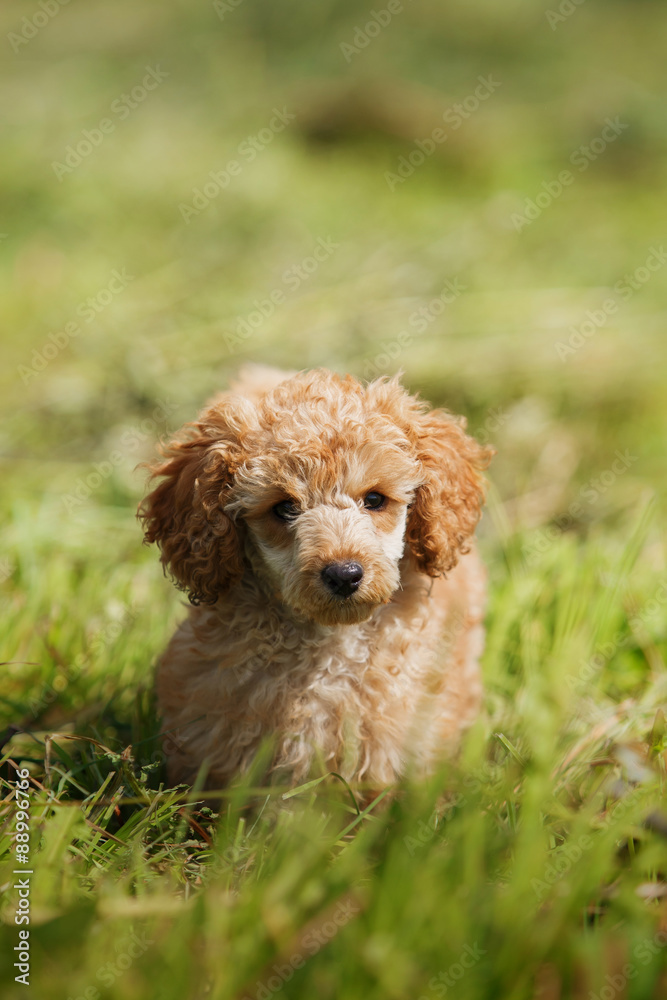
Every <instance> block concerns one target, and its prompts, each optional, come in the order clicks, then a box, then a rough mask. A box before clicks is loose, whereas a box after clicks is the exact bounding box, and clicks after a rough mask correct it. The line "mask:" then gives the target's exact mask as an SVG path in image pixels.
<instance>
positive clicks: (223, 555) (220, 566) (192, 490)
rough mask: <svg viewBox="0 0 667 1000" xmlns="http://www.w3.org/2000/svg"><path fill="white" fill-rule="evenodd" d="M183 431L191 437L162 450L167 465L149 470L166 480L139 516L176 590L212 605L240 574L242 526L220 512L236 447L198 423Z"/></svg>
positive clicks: (145, 536) (235, 457)
mask: <svg viewBox="0 0 667 1000" xmlns="http://www.w3.org/2000/svg"><path fill="white" fill-rule="evenodd" d="M186 431H187V432H188V433H189V435H190V436H189V437H187V438H184V439H175V440H173V441H171V442H170V443H169V444H168V445H166V446H164V447H163V448H162V453H163V455H164V456H165V458H166V461H164V462H162V463H159V464H157V465H154V466H152V467H151V472H152V477H151V478H157V477H159V476H164V477H165V478H164V480H163V481H162V482H161V483H160V484H159V486H157V487H156V489H154V490H153V492H152V493H150V494H149V495H148V496H147V497H146V498H145V499H144V500H143V501H142V503H141V504H140V505H139V509H138V511H137V516H138V517H139V519H140V520H141V521H142V523H143V526H144V539H145V541H146V542H157V543H158V545H159V547H160V549H161V551H162V555H161V562H162V564H163V566H164V568H165V570H167V569H168V571H169V573H170V574H171V576H172V578H173V580H174V582H175V583H176V585H177V586H178V587H179V589H181V590H185V591H187V593H188V596H189V598H190V601H191V602H192V603H193V604H201V603H204V604H213V603H215V601H216V599H217V597H218V595H219V594H220V593H221V592H223V591H224V590H226V589H227V587H229V586H230V585H231V584H232V583H233V582H234V581H235V580H237V579H238V578H239V577H240V575H241V573H242V559H241V549H242V546H241V543H240V538H239V531H240V528H239V526H237V525H236V524H235V522H234V521H233V520H232V519H231V518H230V517H229V516H228V515H227V514H225V512H224V511H223V509H222V507H223V504H224V502H225V498H224V494H225V492H226V490H227V489H228V487H229V485H230V484H231V481H232V476H233V471H234V468H235V467H236V465H237V464H238V457H237V456H235V455H234V452H235V451H236V450H237V449H234V447H233V446H232V445H231V444H230V443H229V442H223V441H220V439H219V437H217V436H215V435H214V433H213V428H212V427H211V426H207V425H206V424H204V423H202V422H198V423H195V424H190V425H188V426H187V427H186Z"/></svg>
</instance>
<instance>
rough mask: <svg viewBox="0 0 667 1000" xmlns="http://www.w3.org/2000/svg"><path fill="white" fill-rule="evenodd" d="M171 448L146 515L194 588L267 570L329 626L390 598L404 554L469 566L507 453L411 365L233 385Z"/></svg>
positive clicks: (289, 597) (200, 591)
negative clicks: (406, 372) (498, 460)
mask: <svg viewBox="0 0 667 1000" xmlns="http://www.w3.org/2000/svg"><path fill="white" fill-rule="evenodd" d="M164 451H165V456H166V461H164V462H163V463H161V464H159V465H157V466H155V467H154V469H153V475H154V476H161V477H164V478H163V481H162V482H161V483H160V484H159V485H158V486H157V488H156V489H155V490H154V491H153V492H152V493H151V494H150V495H149V496H148V497H147V498H146V500H145V501H144V502H143V503H142V505H141V506H140V510H139V516H140V517H141V518H142V519H143V521H144V526H145V534H146V540H147V541H150V542H152V541H157V542H158V544H159V545H160V547H161V549H162V562H163V564H164V565H165V567H166V568H168V569H169V571H170V572H171V574H172V576H173V577H174V579H175V581H176V583H177V584H178V585H179V586H180V587H182V588H183V589H185V590H188V592H189V594H190V599H191V600H192V601H193V602H194V603H199V602H201V601H205V602H208V603H215V601H216V600H217V599H218V597H219V596H220V594H222V593H224V592H225V591H226V590H228V589H229V587H230V586H232V585H233V584H234V583H235V582H236V581H237V580H239V579H240V578H241V576H243V574H244V573H248V572H252V573H254V574H255V575H256V576H257V577H258V578H260V579H261V581H262V582H263V584H264V585H265V589H269V590H270V591H271V592H272V593H273V594H274V595H275V596H276V597H277V598H278V599H279V600H280V601H282V602H283V603H284V604H285V605H287V606H288V607H289V608H291V609H292V610H293V611H294V612H296V613H298V614H300V615H305V616H306V617H307V618H309V619H310V620H312V621H316V622H319V623H321V624H324V625H336V624H351V623H354V622H360V621H363V620H365V619H367V618H368V617H369V616H370V615H372V613H373V611H374V610H375V608H377V607H378V606H379V605H381V604H383V603H386V602H388V601H389V600H391V597H392V594H393V593H394V592H395V591H396V589H397V588H398V587H399V586H400V565H401V558H402V556H403V554H404V550H405V552H406V553H407V554H408V555H409V556H410V557H411V558H412V559H413V560H414V562H415V563H416V566H417V568H418V569H419V570H421V571H422V572H423V573H425V574H427V575H429V576H438V575H440V574H441V573H443V572H446V571H447V570H449V569H451V568H452V566H454V565H455V563H456V561H457V559H458V557H459V555H460V554H461V553H462V552H465V551H466V544H467V541H468V540H469V538H470V536H471V534H472V532H473V531H474V528H475V525H476V523H477V520H478V518H479V516H480V511H481V504H482V499H483V486H482V479H481V476H480V474H479V473H480V470H481V469H482V468H484V467H485V466H486V464H487V463H488V461H489V459H490V457H491V454H492V452H491V451H490V450H489V449H484V448H482V447H480V446H479V445H478V444H477V443H476V442H475V441H474V440H473V439H472V438H469V437H468V436H467V435H466V434H465V433H464V429H463V425H462V423H461V422H460V421H457V420H456V419H455V418H453V417H451V416H450V415H449V414H447V413H446V412H444V411H438V410H431V411H429V409H428V407H427V406H426V404H424V403H422V402H420V401H418V400H417V399H416V398H415V397H414V396H410V395H409V394H408V393H407V392H406V391H405V390H404V389H403V388H402V386H401V385H400V383H399V382H398V379H397V378H396V377H395V378H392V379H386V378H380V379H377V380H375V381H374V382H371V383H370V384H369V385H367V386H363V385H362V384H361V383H360V382H358V381H357V380H356V379H354V378H352V377H351V376H349V375H348V376H346V377H345V378H341V377H340V376H338V375H336V374H334V373H332V372H329V371H326V370H325V369H317V370H315V371H312V372H301V373H299V374H297V375H295V376H293V377H290V378H287V379H286V380H285V381H284V382H281V383H280V384H279V385H277V386H275V387H274V388H272V389H269V390H268V391H257V392H255V393H247V394H244V395H241V394H238V393H226V394H223V395H222V396H220V397H218V398H217V399H216V400H215V401H214V402H213V403H212V404H210V405H209V407H208V408H207V409H205V410H204V411H203V413H202V414H201V416H200V418H199V420H198V421H197V422H196V423H194V424H191V425H189V426H188V427H187V428H186V429H185V431H184V433H183V434H182V435H181V436H180V437H179V438H177V439H176V440H174V441H172V442H171V443H170V444H169V445H167V446H166V448H165V449H164Z"/></svg>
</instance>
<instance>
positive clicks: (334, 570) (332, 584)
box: [322, 562, 364, 597]
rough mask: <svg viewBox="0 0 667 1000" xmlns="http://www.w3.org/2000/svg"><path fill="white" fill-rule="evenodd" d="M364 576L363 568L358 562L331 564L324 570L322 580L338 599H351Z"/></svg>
mask: <svg viewBox="0 0 667 1000" xmlns="http://www.w3.org/2000/svg"><path fill="white" fill-rule="evenodd" d="M363 575H364V570H363V567H361V566H360V565H359V563H357V562H345V563H329V565H328V566H325V567H324V569H323V570H322V579H323V580H324V582H325V584H326V585H327V587H328V588H329V590H330V591H331V593H332V594H336V596H337V597H349V596H350V594H353V593H354V592H355V590H356V589H357V587H358V586H359V584H360V583H361V578H362V577H363Z"/></svg>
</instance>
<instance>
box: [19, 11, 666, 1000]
mask: <svg viewBox="0 0 667 1000" xmlns="http://www.w3.org/2000/svg"><path fill="white" fill-rule="evenodd" d="M398 8H400V9H398ZM568 11H569V13H567V12H568ZM369 25H371V26H370V27H369ZM373 25H375V27H373ZM0 28H1V31H0V43H1V44H2V45H3V46H4V53H3V59H2V63H1V67H0V73H1V74H2V87H1V88H0V106H1V110H2V114H1V116H0V120H1V121H2V126H0V127H1V128H2V132H3V134H2V156H1V157H0V198H1V207H0V270H1V274H2V278H3V287H4V292H3V295H2V300H1V301H0V329H1V330H2V347H3V361H2V369H1V371H0V379H1V380H2V396H1V398H2V406H3V421H2V426H1V428H0V448H1V454H2V462H3V465H2V489H1V491H0V508H1V511H2V520H1V533H2V534H1V537H2V543H1V547H0V601H1V607H2V613H1V615H0V637H1V644H0V660H1V661H2V667H1V674H0V715H1V718H0V731H2V732H3V739H4V748H3V750H2V754H3V756H2V758H1V759H2V761H3V766H2V772H1V773H2V775H3V786H2V788H3V791H2V795H3V805H2V814H1V816H2V823H3V826H2V828H1V831H2V839H1V840H0V885H1V886H2V904H1V905H2V909H1V911H0V913H1V916H2V923H1V924H0V939H1V941H2V948H1V949H0V977H1V981H2V995H3V998H4V997H7V1000H13V998H19V997H24V996H28V997H31V996H32V997H35V998H37V997H38V998H40V1000H60V998H86V1000H99V998H104V1000H150V998H156V1000H157V998H160V1000H163V998H164V1000H171V998H173V1000H185V998H187V1000H199V998H208V997H210V998H214V1000H218V998H219V1000H227V998H237V997H238V998H243V997H246V998H248V997H250V998H253V1000H269V998H272V997H281V996H285V997H288V998H289V1000H296V998H302V997H303V998H308V1000H311V998H313V997H321V998H332V1000H339V998H343V1000H356V998H359V1000H361V998H364V1000H375V998H377V1000H385V998H391V1000H394V998H395V1000H419V998H428V1000H435V998H440V997H445V996H446V997H453V998H462V1000H524V998H525V1000H561V998H562V1000H566V998H574V1000H591V998H595V1000H597V998H599V1000H614V998H619V1000H620V998H626V997H627V998H628V1000H649V998H660V997H664V996H666V995H667V947H666V946H667V902H666V900H667V885H666V869H667V839H666V838H667V802H666V801H665V798H666V789H665V780H666V779H665V764H666V761H667V731H666V723H665V715H664V714H663V713H665V712H667V708H666V701H667V670H666V667H665V651H666V632H665V620H666V617H667V614H666V612H667V559H666V556H667V552H666V547H665V543H666V537H665V530H664V515H665V493H664V489H663V483H664V473H665V461H664V439H665V421H666V418H667V346H666V344H667V341H666V330H665V327H666V323H665V318H666V315H667V296H666V294H665V287H666V279H667V252H666V248H665V247H664V246H663V245H662V244H661V240H663V239H664V238H665V233H666V232H667V227H666V221H667V176H666V175H665V170H664V165H665V160H664V152H665V147H666V145H667V120H666V119H665V116H664V106H665V78H664V69H663V65H664V50H665V42H666V41H667V14H666V12H665V10H664V8H663V6H661V5H660V4H658V3H653V2H648V0H644V2H640V3H633V4H630V3H629V2H628V3H623V2H620V0H617V2H609V3H606V4H604V5H603V4H602V3H601V2H600V0H586V2H585V3H583V4H581V5H575V4H571V5H570V4H560V6H559V5H557V4H555V5H553V7H552V8H549V7H548V6H547V5H546V4H540V3H537V2H536V0H526V2H523V3H508V4H502V5H501V4H492V3H490V2H486V0H473V2H468V3H464V2H463V0H460V2H455V3H451V4H446V5H445V4H437V3H435V2H434V0H413V2H411V3H407V2H403V3H396V2H395V0H394V2H393V3H392V5H391V6H388V5H387V4H385V3H384V0H381V2H380V4H378V5H376V7H374V8H366V7H361V8H360V7H358V6H357V5H356V4H353V3H352V2H351V0H341V2H339V3H338V4H332V3H329V2H321V3H317V4H314V3H313V4H310V5H307V4H306V3H305V2H304V0H288V2H286V3H284V4H275V3H270V2H269V0H241V2H236V3H234V2H232V0H229V2H226V0H218V2H216V3H215V4H209V3H202V4H196V5H195V4H192V3H186V0H167V2H165V3H158V2H157V0H144V2H142V3H141V4H131V3H129V2H127V0H121V2H119V3H116V4H114V5H112V6H109V5H104V4H102V3H99V2H97V0H90V2H85V3H84V2H83V0H78V2H76V0H73V2H71V3H67V4H61V3H59V2H58V0H51V2H50V3H49V2H48V0H45V3H44V4H41V5H40V4H38V3H35V4H34V6H33V5H32V4H31V3H29V2H27V0H26V2H18V0H6V2H5V4H4V5H3V8H2V11H1V12H0ZM245 360H253V361H259V362H262V363H269V364H275V365H282V366H285V367H296V368H307V367H313V366H317V365H325V366H327V367H331V368H334V369H336V370H339V371H341V372H343V371H351V372H353V373H354V374H356V375H358V376H360V377H362V378H371V377H374V376H375V375H378V374H389V373H392V372H394V371H396V370H398V369H402V370H403V372H404V376H403V378H404V382H405V384H406V385H407V386H408V387H409V388H410V389H411V390H413V391H419V392H421V393H422V395H423V396H424V397H425V398H427V399H429V400H430V401H432V402H433V403H435V404H439V405H444V406H447V407H449V408H450V409H451V410H453V411H454V412H456V413H464V414H465V415H466V416H467V418H468V422H469V427H470V429H471V430H472V432H473V433H475V434H476V435H477V436H478V437H479V438H480V439H483V440H485V441H488V442H490V443H491V444H493V445H494V446H495V448H496V449H497V456H496V458H495V459H494V462H493V464H492V466H491V469H490V473H489V475H490V486H489V500H488V505H487V508H486V512H485V516H484V518H483V521H482V523H481V525H480V529H479V539H480V547H481V550H482V552H483V555H484V558H485V561H486V563H487V565H488V567H489V577H490V598H489V609H488V619H487V646H486V651H485V654H484V661H483V668H484V677H485V688H486V703H485V711H484V715H483V717H482V719H481V720H480V722H479V723H478V725H477V726H476V728H475V729H474V730H473V731H472V733H471V734H470V738H469V739H468V740H467V742H466V744H465V746H464V749H463V752H462V754H461V757H460V759H458V760H456V761H453V762H449V763H446V764H443V767H442V770H441V772H440V773H439V774H438V775H437V777H436V778H433V779H431V780H430V781H428V782H426V783H424V782H420V781H419V780H416V779H415V780H410V781H407V782H405V784H404V785H403V786H401V787H400V788H392V789H387V790H386V792H384V793H383V794H382V797H381V798H380V799H379V800H378V802H377V804H376V805H374V806H373V807H372V808H369V809H367V810H365V811H364V810H363V809H361V807H360V806H359V805H358V802H359V801H360V796H359V795H358V794H356V793H355V790H354V789H350V788H348V787H346V786H345V785H343V783H342V782H341V781H340V780H339V779H338V778H337V777H336V776H332V775H330V776H325V777H324V778H323V779H322V780H321V781H319V782H317V783H315V784H312V785H310V786H307V787H304V788H302V789H299V790H297V791H296V792H295V793H293V794H290V795H289V796H288V797H286V794H285V789H284V788H280V787H271V788H262V787H260V786H258V784H257V781H258V779H256V778H255V777H254V776H253V775H249V776H248V777H247V779H246V780H245V781H244V782H241V783H239V784H238V786H236V787H234V788H233V789H231V790H228V791H227V792H224V793H222V794H217V795H213V794H208V795H204V794H203V793H201V792H197V791H196V790H195V791H194V792H188V790H187V789H185V788H179V789H171V788H169V787H168V786H167V785H166V778H165V773H164V764H163V758H162V752H161V740H160V738H159V733H160V723H159V720H158V719H157V718H156V715H155V707H154V703H153V698H152V672H153V669H154V666H155V662H156V658H157V656H158V655H159V653H160V650H161V649H162V648H163V646H164V644H165V642H166V641H167V639H168V637H169V635H170V634H171V631H172V630H173V628H174V626H175V624H176V623H177V622H178V621H179V620H180V619H181V618H182V617H183V615H184V614H185V613H186V611H185V608H184V606H183V597H182V595H180V594H178V593H177V592H176V591H175V590H174V589H173V587H172V586H171V585H170V583H169V582H168V581H167V580H165V579H164V578H163V576H162V573H161V569H160V566H159V562H158V557H157V553H156V552H155V551H151V550H149V549H147V548H145V547H143V546H142V544H141V532H140V529H139V526H138V524H137V522H136V520H135V516H134V514H135V509H136V505H137V502H138V501H139V499H140V497H141V495H142V491H143V488H144V476H145V473H143V472H142V471H141V470H140V469H139V470H137V466H139V465H140V463H142V462H144V461H146V460H147V459H150V458H151V457H152V456H153V454H154V452H155V447H156V443H157V441H158V440H159V439H160V438H164V437H167V436H168V435H169V433H170V432H172V431H174V430H176V429H177V428H178V427H179V426H180V425H181V424H182V423H183V422H184V421H186V420H188V419H192V418H193V417H194V416H195V414H196V412H197V410H198V408H199V407H200V406H201V405H202V403H203V402H204V401H205V400H206V399H207V398H208V397H209V396H210V395H211V394H212V393H213V392H215V391H218V390H219V389H221V388H224V386H225V385H226V382H227V380H228V378H229V377H230V376H232V375H233V374H234V372H235V370H236V369H237V368H238V366H239V365H240V364H241V363H242V362H243V361H245ZM10 762H13V763H14V764H15V765H16V766H17V767H21V768H24V767H25V768H27V769H28V770H29V772H30V791H29V795H28V800H29V802H30V805H29V808H28V809H27V810H23V811H24V812H25V811H27V812H28V814H29V826H30V839H29V841H28V843H29V847H30V852H29V858H30V870H31V871H32V872H33V874H32V875H31V876H30V924H29V925H27V924H22V925H17V924H16V923H15V914H16V911H17V908H18V906H19V895H18V889H16V888H15V884H16V880H17V879H20V878H21V877H22V876H20V875H19V876H16V875H15V874H14V872H15V870H16V869H17V868H25V867H26V866H25V865H22V864H21V862H19V861H17V856H18V855H17V852H16V846H17V843H18V842H19V841H17V840H14V839H13V836H14V834H15V832H16V823H17V822H21V821H19V820H17V812H18V809H17V800H16V798H15V795H14V772H13V771H12V770H11V768H10ZM259 773H260V772H259V771H258V774H259ZM21 928H23V929H29V931H30V937H29V946H30V955H31V958H30V976H29V980H30V985H29V986H25V985H23V984H22V983H18V982H15V978H14V977H15V976H16V975H17V974H18V972H19V970H17V969H16V968H14V965H13V963H14V962H15V961H17V959H16V958H15V957H14V956H15V955H16V952H15V951H14V949H15V946H17V945H18V944H19V930H20V929H21Z"/></svg>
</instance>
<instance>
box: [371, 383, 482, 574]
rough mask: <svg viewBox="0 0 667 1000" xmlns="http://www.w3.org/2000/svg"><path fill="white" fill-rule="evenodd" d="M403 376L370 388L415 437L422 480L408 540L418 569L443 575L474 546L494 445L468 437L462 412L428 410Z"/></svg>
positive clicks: (377, 402) (380, 404)
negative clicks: (471, 542)
mask: <svg viewBox="0 0 667 1000" xmlns="http://www.w3.org/2000/svg"><path fill="white" fill-rule="evenodd" d="M399 378H400V374H398V375H395V376H393V377H391V378H388V377H386V376H382V377H380V378H379V379H376V380H375V381H373V382H371V383H370V384H369V385H368V387H367V392H368V395H369V398H370V399H371V400H372V401H373V402H374V403H375V405H376V406H377V407H378V408H379V409H380V410H382V411H384V412H385V413H388V414H389V415H390V416H391V417H392V418H393V419H394V420H395V421H396V422H397V424H398V425H399V426H400V427H401V428H402V430H403V431H404V433H405V434H406V435H407V437H408V438H409V439H410V441H411V442H412V445H413V448H414V451H415V456H416V458H417V460H418V462H419V464H420V466H421V472H422V476H423V480H422V484H421V485H420V486H419V487H418V488H417V492H416V494H415V497H414V500H413V502H412V504H411V506H410V512H409V515H408V523H407V526H406V542H407V545H408V546H409V548H410V551H411V552H412V555H413V557H414V559H415V561H416V563H417V566H418V567H419V569H420V570H421V571H422V572H423V573H427V574H428V575H429V576H440V575H441V574H442V573H446V572H448V571H449V570H450V569H453V568H454V566H455V565H456V563H457V562H458V559H459V556H460V555H463V554H464V553H465V552H467V551H468V550H469V544H468V542H469V539H470V538H471V536H472V534H473V532H474V530H475V527H476V525H477V522H478V521H479V518H480V516H481V512H482V505H483V503H484V480H483V477H482V475H481V472H482V470H483V469H485V468H486V467H487V466H488V464H489V462H490V461H491V459H492V458H493V456H494V454H495V449H493V448H491V447H485V446H483V445H481V444H479V443H478V442H477V441H475V440H474V438H471V437H469V436H468V435H467V434H466V433H465V426H466V424H465V420H464V419H463V418H462V417H461V418H457V417H454V416H452V415H451V414H450V413H447V411H446V410H428V406H427V404H426V403H424V402H422V401H421V400H419V399H417V398H416V397H415V396H411V395H409V394H408V393H407V392H406V391H405V389H404V388H403V387H402V386H401V384H400V382H399Z"/></svg>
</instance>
